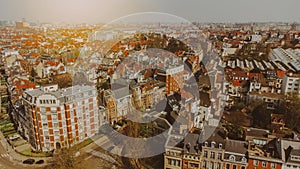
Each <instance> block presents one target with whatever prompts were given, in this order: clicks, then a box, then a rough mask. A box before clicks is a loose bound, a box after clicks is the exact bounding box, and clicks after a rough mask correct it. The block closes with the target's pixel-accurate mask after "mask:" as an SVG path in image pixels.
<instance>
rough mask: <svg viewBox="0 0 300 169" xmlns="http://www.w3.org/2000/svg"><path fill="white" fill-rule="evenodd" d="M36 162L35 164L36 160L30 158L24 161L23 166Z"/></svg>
mask: <svg viewBox="0 0 300 169" xmlns="http://www.w3.org/2000/svg"><path fill="white" fill-rule="evenodd" d="M34 162H35V160H34V159H31V158H30V159H27V160H24V161H23V164H33V163H34Z"/></svg>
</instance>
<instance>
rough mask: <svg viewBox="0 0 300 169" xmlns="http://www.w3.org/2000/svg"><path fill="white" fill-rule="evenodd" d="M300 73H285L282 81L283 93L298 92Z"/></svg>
mask: <svg viewBox="0 0 300 169" xmlns="http://www.w3.org/2000/svg"><path fill="white" fill-rule="evenodd" d="M299 85H300V74H293V73H286V74H285V75H284V77H283V81H282V92H283V93H284V94H288V93H297V94H300V87H299Z"/></svg>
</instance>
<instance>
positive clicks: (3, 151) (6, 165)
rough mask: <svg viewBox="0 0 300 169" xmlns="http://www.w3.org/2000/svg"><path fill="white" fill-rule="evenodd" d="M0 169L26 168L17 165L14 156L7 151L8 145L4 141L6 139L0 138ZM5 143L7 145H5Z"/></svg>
mask: <svg viewBox="0 0 300 169" xmlns="http://www.w3.org/2000/svg"><path fill="white" fill-rule="evenodd" d="M0 141H1V144H0V169H18V168H20V169H21V168H24V166H19V165H16V164H15V163H14V162H13V161H11V160H12V157H11V156H10V155H9V154H8V152H7V147H6V145H5V144H3V142H5V141H6V140H3V139H2V140H0ZM3 145H5V146H3Z"/></svg>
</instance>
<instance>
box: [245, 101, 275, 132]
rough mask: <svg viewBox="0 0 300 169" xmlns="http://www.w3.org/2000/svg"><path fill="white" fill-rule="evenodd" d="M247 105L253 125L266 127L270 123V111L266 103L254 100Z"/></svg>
mask: <svg viewBox="0 0 300 169" xmlns="http://www.w3.org/2000/svg"><path fill="white" fill-rule="evenodd" d="M248 107H249V110H250V112H251V114H252V117H253V125H254V126H256V127H259V128H263V129H267V128H268V127H269V125H270V124H271V113H270V111H268V110H267V105H266V103H264V102H262V101H260V100H255V101H253V102H252V103H251V105H249V106H248Z"/></svg>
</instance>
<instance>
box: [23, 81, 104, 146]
mask: <svg viewBox="0 0 300 169" xmlns="http://www.w3.org/2000/svg"><path fill="white" fill-rule="evenodd" d="M22 102H23V105H24V110H25V111H24V112H25V118H26V121H27V124H21V125H22V128H23V134H24V136H25V137H26V138H27V140H28V141H29V143H30V144H31V145H32V146H33V147H34V148H35V149H36V150H41V151H50V150H53V149H58V148H61V147H69V146H73V145H74V144H77V143H80V142H81V141H83V140H85V139H87V138H90V137H92V136H93V135H95V134H96V133H97V129H98V128H99V119H98V106H97V91H96V88H95V87H92V86H84V85H82V86H80V85H77V86H73V87H70V88H66V89H60V90H59V89H58V88H57V86H47V87H42V88H39V89H34V90H27V91H25V93H24V94H23V98H22Z"/></svg>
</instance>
